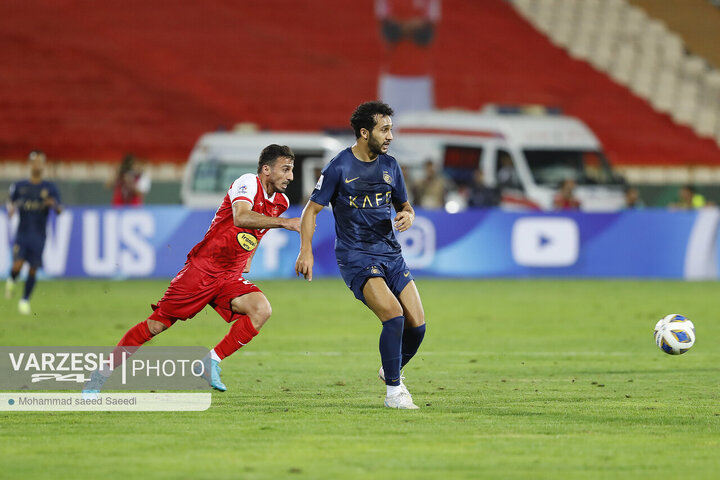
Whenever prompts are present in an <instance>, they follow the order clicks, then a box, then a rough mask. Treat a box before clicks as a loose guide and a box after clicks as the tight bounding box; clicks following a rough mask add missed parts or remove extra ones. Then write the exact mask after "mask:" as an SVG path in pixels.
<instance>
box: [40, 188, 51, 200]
mask: <svg viewBox="0 0 720 480" xmlns="http://www.w3.org/2000/svg"><path fill="white" fill-rule="evenodd" d="M48 193H49V192H48V191H47V188H43V189H42V190H40V198H47V196H48Z"/></svg>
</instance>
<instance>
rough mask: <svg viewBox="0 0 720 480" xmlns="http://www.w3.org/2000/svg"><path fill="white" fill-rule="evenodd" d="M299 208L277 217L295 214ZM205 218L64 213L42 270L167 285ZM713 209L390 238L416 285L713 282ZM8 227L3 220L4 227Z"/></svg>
mask: <svg viewBox="0 0 720 480" xmlns="http://www.w3.org/2000/svg"><path fill="white" fill-rule="evenodd" d="M300 212H301V210H300V208H298V207H293V208H291V209H290V210H289V211H288V213H287V215H290V216H299V215H300ZM214 213H215V212H214V211H211V210H192V209H187V208H184V207H180V206H167V207H146V208H128V209H117V208H69V209H67V210H66V211H65V212H64V213H63V214H61V215H59V216H57V217H53V218H52V220H51V222H50V224H49V226H48V239H47V243H46V246H45V253H44V257H43V258H44V272H45V274H46V275H48V276H51V277H102V278H131V277H133V278H134V277H138V278H142V277H172V276H174V275H175V274H176V273H177V272H178V271H179V270H180V269H181V268H182V266H183V264H184V262H185V257H186V255H187V252H189V251H190V249H191V248H192V247H193V246H194V245H195V244H196V243H197V242H198V241H200V240H201V239H202V237H203V235H204V234H205V231H206V230H207V228H208V226H209V225H210V222H211V221H212V218H213V215H214ZM719 219H720V213H719V212H718V210H717V209H704V210H698V211H676V212H670V211H667V210H655V209H647V210H637V211H623V212H615V213H580V212H542V213H536V212H533V213H529V212H508V211H503V210H476V211H465V212H462V213H457V214H448V213H445V212H441V211H422V210H418V211H417V217H416V220H415V224H414V225H413V227H412V228H411V229H410V230H408V231H407V232H404V233H402V234H399V235H398V239H399V241H400V243H401V244H402V246H403V254H404V256H405V258H406V260H407V262H408V264H409V265H410V267H411V268H412V270H413V274H414V275H416V276H435V277H635V278H687V279H704V278H707V279H716V278H718V274H717V272H718V255H717V251H718V249H719V248H720V241H719V240H718V235H717V231H718V223H719V222H718V221H719ZM11 220H12V221H11ZM11 220H9V219H8V218H7V214H6V213H5V212H0V238H3V239H5V241H0V275H2V276H5V275H7V272H8V271H9V268H10V262H11V242H12V238H13V232H14V229H15V228H16V223H17V216H16V217H15V218H13V219H11ZM334 242H335V224H334V221H333V218H332V214H331V212H330V211H329V210H328V209H326V210H324V211H323V212H322V213H321V214H320V215H319V216H318V221H317V229H316V232H315V238H314V242H313V244H314V252H315V269H314V276H317V277H321V276H336V275H338V269H337V265H336V263H335V253H334ZM299 247H300V238H299V235H298V234H297V233H296V232H290V231H287V230H282V229H276V230H271V231H270V232H268V233H267V234H266V235H265V237H264V238H263V240H262V242H261V243H260V247H259V249H258V252H257V254H256V256H255V258H254V260H253V271H251V273H250V274H249V275H248V278H253V279H263V278H286V277H291V276H293V275H294V266H295V258H296V257H297V252H298V249H299Z"/></svg>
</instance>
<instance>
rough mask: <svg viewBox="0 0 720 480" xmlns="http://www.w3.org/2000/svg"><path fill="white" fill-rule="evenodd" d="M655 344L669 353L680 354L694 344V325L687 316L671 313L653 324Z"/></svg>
mask: <svg viewBox="0 0 720 480" xmlns="http://www.w3.org/2000/svg"><path fill="white" fill-rule="evenodd" d="M654 335H655V344H656V345H657V346H658V348H660V350H662V351H663V352H665V353H667V354H669V355H681V354H683V353H685V352H687V351H688V350H690V348H691V347H692V346H693V345H695V325H693V322H691V321H690V320H689V319H688V318H687V317H685V316H683V315H679V314H677V313H671V314H670V315H666V316H665V317H663V318H661V319H660V320H659V321H658V322H657V324H655V334H654Z"/></svg>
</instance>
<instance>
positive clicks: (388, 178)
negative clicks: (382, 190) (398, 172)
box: [383, 170, 392, 183]
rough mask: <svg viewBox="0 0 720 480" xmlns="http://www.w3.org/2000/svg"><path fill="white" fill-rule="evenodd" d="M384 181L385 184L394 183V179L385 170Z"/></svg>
mask: <svg viewBox="0 0 720 480" xmlns="http://www.w3.org/2000/svg"><path fill="white" fill-rule="evenodd" d="M383 180H385V183H392V177H391V176H390V174H389V173H388V172H387V171H385V170H383Z"/></svg>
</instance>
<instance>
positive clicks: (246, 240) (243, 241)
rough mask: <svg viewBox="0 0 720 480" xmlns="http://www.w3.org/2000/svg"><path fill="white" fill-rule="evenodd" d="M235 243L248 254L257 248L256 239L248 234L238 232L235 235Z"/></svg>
mask: <svg viewBox="0 0 720 480" xmlns="http://www.w3.org/2000/svg"><path fill="white" fill-rule="evenodd" d="M237 241H238V243H239V244H240V246H241V247H242V248H243V249H245V250H247V251H248V252H249V251H251V250H253V249H254V248H255V247H257V244H258V239H257V238H255V236H254V235H250V234H249V233H245V232H240V233H238V234H237Z"/></svg>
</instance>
